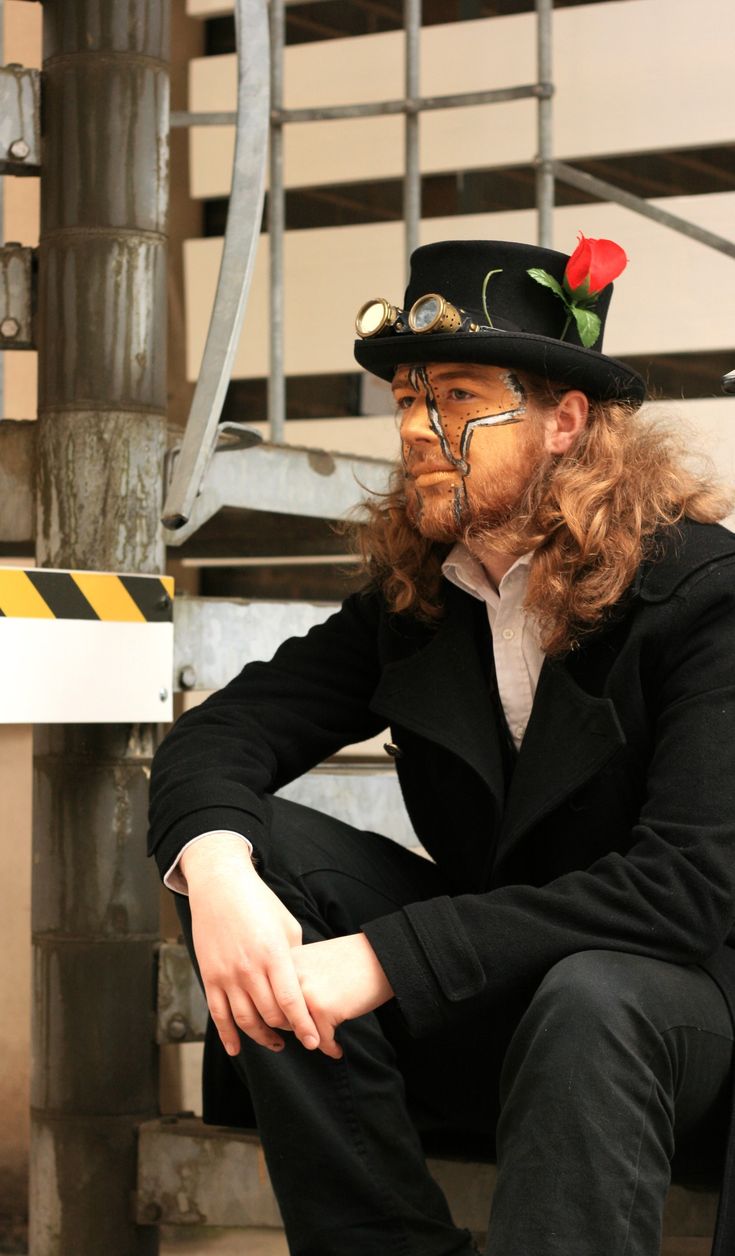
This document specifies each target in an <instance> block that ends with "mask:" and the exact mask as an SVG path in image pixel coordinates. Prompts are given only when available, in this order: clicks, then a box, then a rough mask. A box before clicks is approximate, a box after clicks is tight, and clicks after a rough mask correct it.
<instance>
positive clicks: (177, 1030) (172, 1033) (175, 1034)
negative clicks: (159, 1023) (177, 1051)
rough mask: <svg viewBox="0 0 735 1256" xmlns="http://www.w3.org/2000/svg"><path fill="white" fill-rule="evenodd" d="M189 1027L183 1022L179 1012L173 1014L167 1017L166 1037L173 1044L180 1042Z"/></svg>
mask: <svg viewBox="0 0 735 1256" xmlns="http://www.w3.org/2000/svg"><path fill="white" fill-rule="evenodd" d="M188 1029H189V1026H188V1025H187V1023H186V1021H185V1020H184V1018H183V1016H182V1015H181V1013H180V1012H175V1013H174V1015H173V1016H169V1018H168V1020H167V1022H166V1036H167V1037H168V1038H171V1039H172V1040H173V1041H174V1042H181V1040H182V1038H185V1037H186V1035H187V1031H188Z"/></svg>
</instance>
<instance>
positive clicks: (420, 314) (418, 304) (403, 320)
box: [355, 292, 492, 340]
mask: <svg viewBox="0 0 735 1256" xmlns="http://www.w3.org/2000/svg"><path fill="white" fill-rule="evenodd" d="M355 329H356V331H357V334H358V336H360V337H362V339H363V340H368V339H370V338H371V337H372V336H385V335H387V334H388V333H389V332H397V333H399V334H400V333H402V332H406V331H412V332H415V333H416V335H419V336H422V335H424V333H426V332H455V331H470V332H475V331H490V330H492V329H491V328H490V327H487V328H484V327H483V326H482V324H480V323H476V322H475V320H474V318H473V317H472V315H470V314H467V313H466V311H465V310H460V309H457V307H456V305H452V303H451V301H447V300H446V298H445V297H442V296H440V295H439V293H438V292H427V294H426V296H423V297H419V299H418V301H414V303H413V305H412V306H411V308H410V310H408V312H406V310H399V309H398V307H397V306H395V305H391V303H390V301H386V300H385V298H384V297H379V298H378V299H377V300H375V301H366V302H365V304H364V305H362V306H360V309H359V310H358V311H357V318H356V319H355Z"/></svg>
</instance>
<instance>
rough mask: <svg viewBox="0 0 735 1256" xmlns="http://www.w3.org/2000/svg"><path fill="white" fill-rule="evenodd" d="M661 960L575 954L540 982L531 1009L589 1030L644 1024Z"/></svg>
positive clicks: (605, 953)
mask: <svg viewBox="0 0 735 1256" xmlns="http://www.w3.org/2000/svg"><path fill="white" fill-rule="evenodd" d="M662 966H663V965H662V964H661V961H659V960H652V959H648V958H647V957H645V956H642V955H627V954H624V953H622V952H620V951H601V950H600V951H578V952H576V953H575V954H574V955H568V956H566V957H565V958H564V959H562V960H560V961H559V962H558V963H557V964H555V965H554V967H553V968H551V969H550V970H549V972H548V973H547V974H546V976H545V977H544V979H543V981H542V982H541V984H540V986H539V988H538V990H537V991H536V994H535V996H534V999H533V1001H532V1007H536V1008H537V1009H538V1010H540V1011H542V1012H543V1014H544V1015H545V1016H548V1015H556V1016H562V1017H563V1018H564V1020H565V1023H566V1024H567V1025H572V1024H574V1023H575V1022H576V1023H578V1024H580V1025H581V1026H587V1027H589V1025H590V1023H592V1022H598V1023H599V1022H600V1021H602V1022H604V1023H610V1022H611V1021H615V1020H620V1019H622V1018H627V1019H629V1018H630V1017H631V1016H635V1018H636V1019H639V1018H642V1019H644V1020H645V1019H648V1014H649V1012H652V1011H653V1006H652V1005H653V1003H654V1002H655V997H656V990H657V979H660V973H659V971H658V970H659V969H660V968H661V967H662Z"/></svg>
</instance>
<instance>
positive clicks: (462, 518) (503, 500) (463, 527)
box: [406, 423, 549, 544]
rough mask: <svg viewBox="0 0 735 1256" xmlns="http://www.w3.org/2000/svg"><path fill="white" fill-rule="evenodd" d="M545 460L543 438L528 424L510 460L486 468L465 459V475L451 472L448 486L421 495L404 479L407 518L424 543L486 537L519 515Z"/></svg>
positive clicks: (410, 482)
mask: <svg viewBox="0 0 735 1256" xmlns="http://www.w3.org/2000/svg"><path fill="white" fill-rule="evenodd" d="M548 461H549V457H548V455H547V454H546V451H545V448H544V439H543V435H542V433H541V432H540V431H539V430H538V429H537V428H536V425H535V424H531V423H529V424H528V426H527V427H526V430H525V431H524V433H523V437H522V440H521V442H520V444H519V447H518V449H517V450H516V451H515V452H514V456H513V457H512V458H511V457H506V458H504V459H502V460H498V461H497V462H495V463H494V464H493V465H491V466H488V465H485V463H484V461H483V460H481V459H475V460H472V459H470V469H469V472H468V474H467V475H462V474H461V473H460V472H457V474H456V479H453V481H452V483H451V484H449V485H446V484H441V485H436V486H433V487H431V488H428V489H427V488H424V489H422V490H421V491H419V490H418V489H417V488H416V486H415V484H414V483H413V481H412V480H411V479H408V480H407V481H406V513H407V515H408V519H409V521H410V523H411V524H412V525H413V527H414V528H415V529H416V531H417V532H420V533H421V535H422V536H424V537H426V539H427V540H430V541H438V542H441V543H444V544H453V543H454V542H455V541H459V540H469V539H470V538H471V537H472V535H473V534H477V533H482V534H483V535H484V536H485V537H488V536H489V535H490V534H492V532H493V531H495V530H496V529H497V530H499V529H502V528H504V527H507V525H508V524H509V523H511V521H512V520H513V519H514V518H515V517H516V516H517V515H519V514H520V513H524V510H523V503H524V499H525V498H526V495H527V490H528V488H529V486H530V485H531V483H533V482H536V481H537V479H538V476H539V472H540V471H542V469H543V467H544V465H545V464H546V463H547V462H548Z"/></svg>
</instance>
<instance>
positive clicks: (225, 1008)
mask: <svg viewBox="0 0 735 1256" xmlns="http://www.w3.org/2000/svg"><path fill="white" fill-rule="evenodd" d="M207 1006H208V1007H209V1015H210V1016H211V1017H212V1020H213V1021H214V1024H215V1028H216V1030H217V1033H218V1034H219V1036H220V1041H221V1043H222V1046H223V1047H224V1049H225V1051H226V1052H227V1054H228V1055H237V1053H238V1051H239V1050H240V1035H239V1033H238V1032H237V1025H236V1024H235V1022H234V1020H233V1017H232V1013H231V1011H230V1005H229V1003H228V1002H227V998H226V996H225V994H224V991H221V990H216V989H215V990H212V989H209V988H208V989H207Z"/></svg>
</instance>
